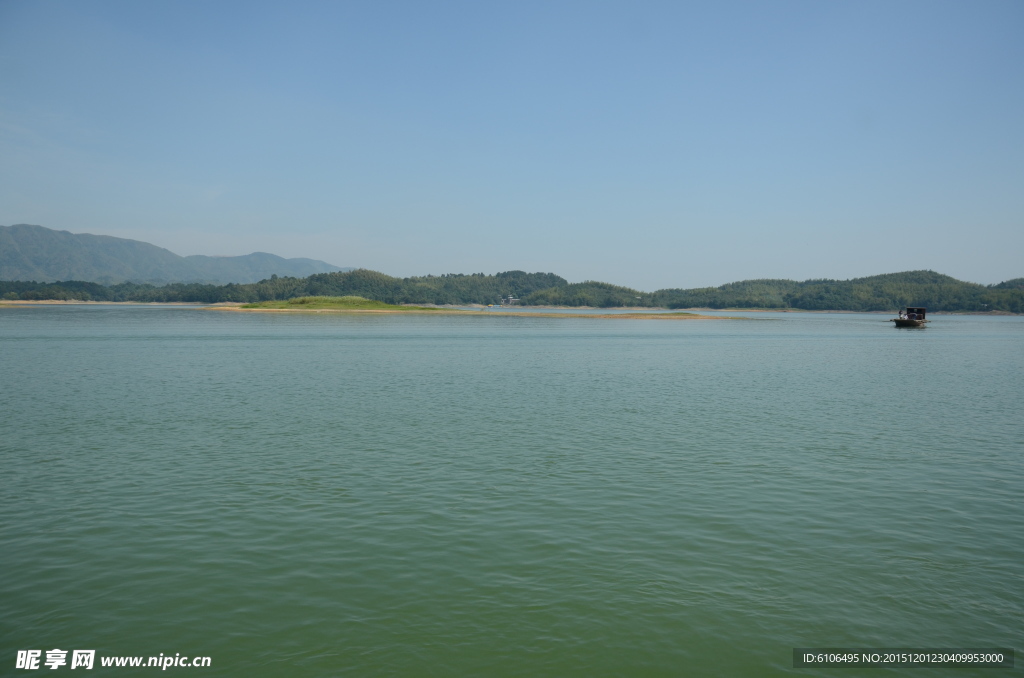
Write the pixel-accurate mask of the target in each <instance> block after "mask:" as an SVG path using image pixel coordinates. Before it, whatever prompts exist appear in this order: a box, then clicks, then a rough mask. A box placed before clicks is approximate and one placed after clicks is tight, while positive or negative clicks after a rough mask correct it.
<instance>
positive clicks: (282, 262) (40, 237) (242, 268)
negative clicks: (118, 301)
mask: <svg viewBox="0 0 1024 678" xmlns="http://www.w3.org/2000/svg"><path fill="white" fill-rule="evenodd" d="M341 270H346V269H341V268H339V267H337V266H333V265H331V264H328V263H326V262H323V261H317V260H315V259H285V258H283V257H279V256H277V255H274V254H267V253H266V252H253V253H252V254H246V255H243V256H238V257H208V256H203V255H193V256H188V257H182V256H178V255H177V254H175V253H174V252H171V251H169V250H165V249H164V248H162V247H157V246H156V245H151V244H149V243H148V242H142V241H139V240H128V239H126V238H114V237H112V236H109V235H92V234H90V233H69V232H68V231H55V230H53V229H50V228H45V227H43V226H33V225H30V224H15V225H14V226H0V280H40V281H54V280H79V281H85V282H99V283H106V284H113V283H118V282H124V281H135V282H150V283H156V284H164V283H169V282H207V283H214V284H221V285H223V284H225V283H230V282H234V283H254V282H256V281H258V280H262V279H264V278H267V277H269V276H271V275H275V274H276V275H292V276H307V275H311V274H313V273H326V272H330V271H341ZM347 270H351V269H347Z"/></svg>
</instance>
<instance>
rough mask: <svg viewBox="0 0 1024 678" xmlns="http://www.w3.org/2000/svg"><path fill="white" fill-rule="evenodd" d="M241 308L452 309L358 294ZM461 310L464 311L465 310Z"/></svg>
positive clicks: (338, 309) (288, 300)
mask: <svg viewBox="0 0 1024 678" xmlns="http://www.w3.org/2000/svg"><path fill="white" fill-rule="evenodd" d="M239 308H243V309H250V310H267V311H385V312H394V313H400V312H403V311H405V312H408V311H432V312H434V311H449V310H452V309H440V308H433V307H429V306H399V305H397V304H387V303H384V302H383V301H374V300H373V299H366V298H365V297H356V296H347V297H296V298H295V299H285V300H283V301H258V302H256V303H254V304H243V305H242V306H240V307H239ZM459 312H460V313H462V312H463V311H459Z"/></svg>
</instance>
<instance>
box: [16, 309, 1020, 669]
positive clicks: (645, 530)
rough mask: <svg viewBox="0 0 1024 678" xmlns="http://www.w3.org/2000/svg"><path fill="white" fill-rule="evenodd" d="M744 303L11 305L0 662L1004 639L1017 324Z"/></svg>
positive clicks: (722, 657) (526, 665)
mask: <svg viewBox="0 0 1024 678" xmlns="http://www.w3.org/2000/svg"><path fill="white" fill-rule="evenodd" d="M749 315H751V316H753V318H752V319H747V320H712V321H653V320H646V321H645V320H600V319H585V318H584V319H565V318H562V319H559V318H552V317H545V316H539V317H536V318H532V317H530V318H523V317H510V316H504V317H502V316H501V315H500V314H491V315H490V316H489V317H468V318H467V317H451V316H447V317H431V316H422V315H415V316H395V315H391V316H387V315H378V316H343V315H329V314H316V315H274V314H242V313H229V312H218V311H210V310H203V309H194V308H182V307H159V306H156V307H150V306H137V307H131V306H127V307H126V306H50V307H32V308H0V379H2V389H0V413H2V420H0V460H2V464H3V472H4V479H3V491H2V493H0V572H2V577H0V600H2V605H0V638H2V646H3V656H2V660H0V661H2V665H0V674H3V675H9V674H11V673H17V674H21V675H29V674H27V673H25V672H19V671H15V670H14V669H13V668H12V667H14V665H15V664H14V662H15V654H16V651H17V650H20V649H33V648H34V649H40V650H44V653H43V655H44V659H45V650H49V649H52V648H62V649H65V650H68V649H95V650H96V651H97V656H98V657H99V656H107V655H145V656H150V655H158V654H160V653H164V654H165V655H174V654H175V653H181V654H182V655H187V656H209V657H211V659H212V666H211V667H210V668H206V669H202V670H198V669H197V670H195V671H197V672H198V674H201V675H209V676H341V675H351V676H684V675H697V676H701V675H709V676H713V675H720V676H739V675H748V676H772V675H786V674H794V675H826V676H833V675H835V676H849V675H855V674H856V675H861V673H859V672H857V671H856V670H854V671H852V672H851V671H850V670H849V669H821V668H819V669H796V670H794V669H793V668H792V649H793V648H794V647H843V646H850V647H1016V648H1017V649H1018V651H1019V649H1020V648H1021V647H1022V645H1024V644H1022V642H1021V640H1022V629H1024V499H1022V498H1024V473H1022V471H1024V468H1022V466H1024V464H1022V452H1024V435H1022V434H1024V423H1022V421H1024V416H1022V409H1024V408H1022V405H1024V382H1022V375H1024V318H1021V317H1008V318H999V317H984V318H979V317H957V316H934V317H933V318H932V323H931V325H930V326H929V327H928V328H926V329H924V330H897V329H895V328H893V327H892V326H891V323H886V322H885V320H886V319H887V318H888V316H882V315H868V314H865V315H859V314H796V313H791V314H749ZM1021 661H1022V660H1021V659H1020V658H1018V660H1017V662H1018V663H1017V668H1016V669H1014V672H1015V673H1014V674H1015V675H1019V672H1020V666H1021ZM98 663H99V662H98V660H97V669H96V670H97V673H98V674H105V673H111V674H115V675H116V674H121V675H130V674H131V671H130V670H126V669H102V668H100V667H99V666H98ZM69 664H70V662H69ZM43 668H44V669H45V668H46V667H43ZM61 670H62V671H66V670H69V666H64V667H62V669H61ZM169 670H170V671H171V672H172V673H174V672H175V671H179V672H180V671H185V672H188V670H187V669H169ZM152 671H153V669H151V670H150V671H149V673H152ZM921 671H922V670H921V669H904V670H903V671H898V670H891V671H888V670H881V669H876V670H873V671H872V675H876V674H877V675H922V673H921ZM924 672H925V673H927V674H928V675H929V676H945V675H950V676H953V675H955V676H968V675H982V676H993V675H999V670H998V669H994V670H993V669H963V668H959V669H928V670H925V671H924ZM143 673H146V672H145V671H143ZM72 675H75V674H72Z"/></svg>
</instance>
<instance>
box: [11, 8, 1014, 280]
mask: <svg viewBox="0 0 1024 678" xmlns="http://www.w3.org/2000/svg"><path fill="white" fill-rule="evenodd" d="M1022 36H1024V3H1022V2H1020V1H1019V0H1007V1H1002V0H979V1H976V2H967V1H962V2H943V1H941V0H926V1H916V0H895V1H894V0H885V1H881V2H873V1H870V0H866V1H865V0H862V1H857V2H840V1H835V2H831V1H830V2H826V1H824V0H817V1H804V0H774V1H767V0H766V1H763V2H635V1H633V2H602V1H600V0H588V1H586V2H571V1H561V2H560V1H557V0H549V1H546V2H523V1H517V2H441V1H439V2H387V1H376V2H355V1H352V2H340V1H339V2H288V3H284V2H273V3H271V2H259V1H253V0H249V1H247V2H233V1H230V0H220V1H218V2H207V1H202V2H190V1H187V0H174V1H164V0H148V1H146V2H138V1H137V0H130V1H125V2H122V1H113V0H74V1H72V0H48V1H46V2H35V1H31V0H0V224H6V225H9V224H14V223H33V224H40V225H43V226H47V227H50V228H58V229H63V230H69V231H72V232H76V233H78V232H89V233H99V234H107V235H116V236H120V237H128V238H136V239H139V240H145V241H148V242H152V243H154V244H157V245H160V246H162V247H166V248H168V249H170V250H172V251H174V252H177V253H179V254H231V255H233V254H246V253H248V252H251V251H255V250H260V251H268V252H273V253H275V254H280V255H282V256H307V257H314V258H318V259H324V260H326V261H329V262H331V263H334V264H337V265H340V266H362V267H366V268H372V269H375V270H380V271H383V272H385V273H389V274H391V275H399V276H406V275H419V274H426V273H435V274H437V273H446V272H464V273H470V272H477V271H484V272H488V273H492V272H496V271H501V270H510V269H524V270H528V271H551V272H555V273H559V274H561V275H563V276H565V277H567V278H569V279H570V280H572V281H579V280H585V279H593V280H603V281H607V282H613V283H617V284H624V285H629V286H632V287H637V288H641V289H645V290H654V289H658V288H664V287H695V286H704V285H719V284H722V283H725V282H729V281H733V280H741V279H747V278H762V277H772V278H794V279H799V280H803V279H806V278H817V277H830V278H849V277H859V276H865V275H873V274H876V273H886V272H894V271H902V270H911V269H920V268H931V269H933V270H937V271H940V272H943V273H948V274H950V275H953V276H956V277H958V278H961V279H965V280H971V281H975V282H981V283H995V282H999V281H1001V280H1005V279H1008V278H1013V277H1019V276H1022V275H1024V263H1022V261H1024V257H1022V256H1021V255H1022V252H1024V37H1022Z"/></svg>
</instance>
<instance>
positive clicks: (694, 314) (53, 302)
mask: <svg viewBox="0 0 1024 678" xmlns="http://www.w3.org/2000/svg"><path fill="white" fill-rule="evenodd" d="M104 305H116V306H197V307H201V308H205V309H210V310H240V311H258V312H260V313H267V312H273V313H277V312H282V313H321V312H323V313H434V314H437V313H444V312H450V313H453V314H466V313H468V314H478V313H480V312H481V311H485V310H487V307H486V306H481V307H479V309H480V310H479V311H466V310H463V309H459V308H451V307H447V306H433V307H430V308H436V309H437V310H430V311H416V310H414V309H399V310H394V311H392V310H347V309H346V310H334V309H320V310H299V309H295V310H293V309H279V308H274V309H270V308H241V307H242V306H243V305H244V304H243V303H242V302H235V301H222V302H218V303H216V304H204V303H202V302H199V301H81V300H77V299H70V300H61V299H38V300H27V299H0V307H4V306H104ZM466 305H467V306H474V304H466ZM529 308H532V309H538V310H541V309H546V310H558V311H562V310H566V311H568V310H574V309H588V310H589V309H594V310H598V309H597V308H596V307H594V306H530V307H529ZM633 308H635V307H623V306H616V307H612V308H607V309H600V310H608V311H629V310H632V309H633ZM651 310H659V311H666V312H669V313H676V312H679V313H690V314H691V315H690V316H675V319H677V320H678V319H694V318H704V319H711V318H722V317H723V316H717V315H701V311H715V312H716V313H722V312H733V313H871V314H875V315H895V311H840V310H810V309H803V308H677V309H669V308H660V307H651ZM499 314H500V315H511V316H530V317H533V316H536V315H539V314H537V313H532V312H530V311H498V312H495V313H492V315H499ZM928 314H929V315H988V316H996V315H998V316H1003V315H1006V316H1012V315H1024V314H1019V313H1010V312H1009V311H929V313H928ZM546 315H551V316H558V317H564V318H636V317H643V318H647V317H654V316H663V315H665V313H646V312H643V311H638V312H636V313H607V314H603V313H578V314H572V313H551V314H546ZM670 318H671V316H670ZM670 318H665V319H670Z"/></svg>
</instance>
